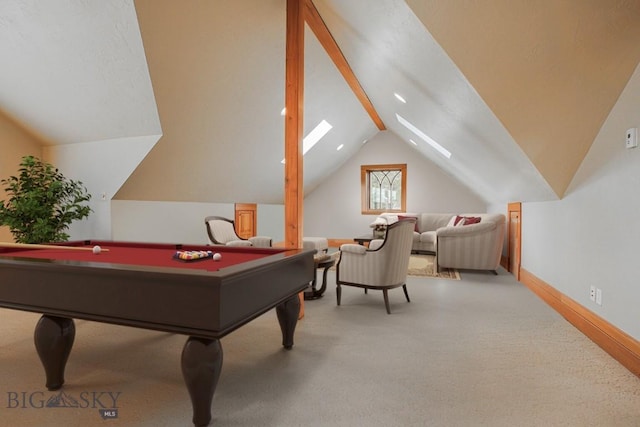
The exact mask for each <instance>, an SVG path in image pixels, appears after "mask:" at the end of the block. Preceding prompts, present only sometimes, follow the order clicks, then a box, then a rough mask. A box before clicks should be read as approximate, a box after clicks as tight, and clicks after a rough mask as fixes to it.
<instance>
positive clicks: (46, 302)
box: [0, 241, 315, 426]
mask: <svg viewBox="0 0 640 427" xmlns="http://www.w3.org/2000/svg"><path fill="white" fill-rule="evenodd" d="M96 245H97V246H100V248H101V249H102V251H101V252H100V253H98V254H95V253H93V251H91V249H92V248H93V247H94V246H96ZM60 246H66V247H73V248H75V249H68V248H59V249H58V248H45V249H37V250H34V249H32V248H0V307H5V308H10V309H16V310H24V311H31V312H37V313H42V314H43V315H42V317H41V318H40V320H39V321H38V323H37V325H36V327H35V334H34V340H35V345H36V350H37V352H38V355H39V357H40V360H41V361H42V364H43V366H44V370H45V374H46V387H47V388H48V389H49V390H57V389H59V388H61V387H62V385H63V384H64V370H65V365H66V362H67V359H68V357H69V354H70V352H71V347H72V346H73V340H74V336H75V326H74V323H73V319H74V318H77V319H86V320H92V321H98V322H105V323H113V324H118V325H125V326H133V327H138V328H146V329H153V330H158V331H166V332H173V333H177V334H184V335H187V336H188V338H187V340H186V343H185V345H184V348H183V350H182V357H181V368H182V374H183V377H184V380H185V383H186V386H187V389H188V391H189V395H190V397H191V403H192V406H193V423H194V424H195V425H197V426H204V425H208V424H209V423H210V421H211V403H212V400H213V394H214V392H215V388H216V384H217V381H218V378H219V376H220V371H221V369H222V346H221V344H220V338H222V337H224V336H225V335H227V334H229V333H230V332H232V331H234V330H235V329H237V328H239V327H241V326H243V325H244V324H246V323H248V322H250V321H251V320H253V319H255V318H256V317H258V316H260V315H261V314H263V313H265V312H267V311H268V310H270V309H272V308H274V307H275V308H276V312H277V317H278V323H279V324H280V328H281V331H282V344H283V346H284V347H285V348H286V349H290V348H291V347H292V346H293V334H294V331H295V327H296V323H297V320H298V313H299V310H300V301H299V297H298V294H299V293H300V292H301V291H304V290H305V289H306V288H307V286H308V285H309V282H311V281H312V280H313V278H314V275H315V268H314V261H313V251H312V250H304V249H285V248H252V247H227V246H195V245H175V244H157V243H135V242H115V241H78V242H66V243H63V244H60ZM80 248H82V249H80ZM83 249H87V250H83ZM200 250H202V251H207V250H210V251H213V252H217V253H220V254H221V256H222V258H221V259H220V260H217V261H215V260H213V259H209V258H205V259H202V260H197V261H183V260H180V259H176V258H174V255H175V254H176V252H178V251H200Z"/></svg>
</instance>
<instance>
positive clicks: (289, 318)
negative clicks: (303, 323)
mask: <svg viewBox="0 0 640 427" xmlns="http://www.w3.org/2000/svg"><path fill="white" fill-rule="evenodd" d="M299 313H300V298H298V295H297V294H296V295H294V296H292V297H291V298H289V299H288V300H286V301H285V302H283V303H282V304H279V305H278V306H276V314H277V315H278V322H279V323H280V330H281V331H282V345H283V346H284V348H286V349H287V350H291V348H292V347H293V333H294V332H295V330H296V324H297V323H298V314H299Z"/></svg>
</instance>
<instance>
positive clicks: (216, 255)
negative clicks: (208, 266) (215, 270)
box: [213, 252, 222, 261]
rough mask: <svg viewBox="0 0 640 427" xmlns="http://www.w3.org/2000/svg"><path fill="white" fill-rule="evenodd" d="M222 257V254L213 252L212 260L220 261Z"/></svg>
mask: <svg viewBox="0 0 640 427" xmlns="http://www.w3.org/2000/svg"><path fill="white" fill-rule="evenodd" d="M221 259H222V255H220V254H219V253H217V252H216V253H215V254H213V260H214V261H220V260H221Z"/></svg>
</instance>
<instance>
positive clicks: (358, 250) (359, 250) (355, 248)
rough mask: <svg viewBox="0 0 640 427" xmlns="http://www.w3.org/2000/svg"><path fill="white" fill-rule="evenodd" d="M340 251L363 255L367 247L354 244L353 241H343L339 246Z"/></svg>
mask: <svg viewBox="0 0 640 427" xmlns="http://www.w3.org/2000/svg"><path fill="white" fill-rule="evenodd" d="M340 252H349V253H352V254H359V255H364V254H365V253H366V252H367V248H365V247H364V246H362V245H356V244H355V243H345V244H344V245H342V246H340Z"/></svg>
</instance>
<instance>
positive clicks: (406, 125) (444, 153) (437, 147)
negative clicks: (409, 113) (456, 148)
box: [396, 113, 451, 159]
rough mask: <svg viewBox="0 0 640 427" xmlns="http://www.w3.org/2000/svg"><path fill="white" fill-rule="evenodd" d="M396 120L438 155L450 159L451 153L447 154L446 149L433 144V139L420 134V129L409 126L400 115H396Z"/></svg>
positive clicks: (422, 133) (435, 143)
mask: <svg viewBox="0 0 640 427" xmlns="http://www.w3.org/2000/svg"><path fill="white" fill-rule="evenodd" d="M396 118H397V119H398V121H399V122H400V124H401V125H402V126H404V127H406V128H407V129H409V130H410V131H411V132H413V133H414V134H416V136H419V137H420V139H422V140H423V141H425V142H426V143H427V144H429V145H430V146H432V147H433V148H435V149H436V150H437V151H438V152H439V153H440V154H442V155H443V156H445V157H446V158H447V159H450V158H451V152H449V151H448V150H447V149H446V148H444V147H443V146H442V145H440V144H438V143H437V142H435V141H434V140H433V139H431V138H429V137H428V136H427V135H425V133H424V132H422V131H421V130H420V129H418V128H417V127H415V126H414V125H413V124H411V123H410V122H409V121H407V119H405V118H404V117H402V116H401V115H400V114H397V113H396Z"/></svg>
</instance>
